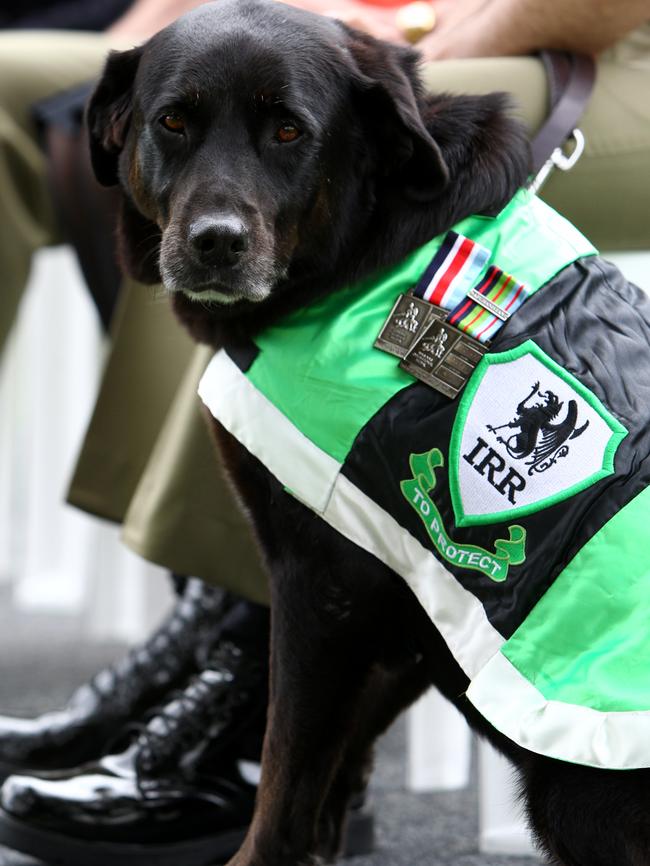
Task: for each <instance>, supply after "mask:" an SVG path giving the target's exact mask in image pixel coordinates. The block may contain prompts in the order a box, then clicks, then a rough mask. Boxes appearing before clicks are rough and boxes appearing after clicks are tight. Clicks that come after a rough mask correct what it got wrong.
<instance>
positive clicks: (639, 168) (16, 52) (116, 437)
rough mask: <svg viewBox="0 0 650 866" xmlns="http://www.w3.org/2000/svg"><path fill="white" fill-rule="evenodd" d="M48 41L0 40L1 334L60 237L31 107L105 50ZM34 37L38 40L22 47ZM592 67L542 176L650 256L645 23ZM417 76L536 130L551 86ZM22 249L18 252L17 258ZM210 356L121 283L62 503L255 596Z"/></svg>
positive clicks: (624, 243)
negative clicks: (559, 159)
mask: <svg viewBox="0 0 650 866" xmlns="http://www.w3.org/2000/svg"><path fill="white" fill-rule="evenodd" d="M48 36H49V40H45V38H44V36H43V35H42V34H35V35H33V34H21V35H20V37H19V41H20V40H22V41H21V44H20V46H19V47H18V48H16V49H12V50H7V53H6V54H5V51H4V49H5V45H4V44H3V43H4V42H5V41H6V40H7V39H17V38H18V37H15V36H7V35H2V36H0V82H2V81H12V80H13V79H14V78H16V77H18V76H19V75H21V74H23V73H24V75H25V79H24V80H27V81H31V80H33V79H34V78H36V83H35V84H34V87H33V91H32V90H30V87H27V86H21V88H20V99H14V95H15V94H13V93H12V94H9V93H7V94H5V93H4V90H5V88H4V87H3V88H2V90H1V91H0V117H1V118H4V116H5V114H6V116H7V118H8V119H7V120H4V122H3V121H2V120H0V137H1V140H0V197H1V196H3V195H7V203H6V206H5V207H2V208H1V212H2V213H4V214H6V213H8V212H9V213H10V215H11V216H10V222H15V225H13V226H10V232H11V231H13V232H14V234H13V237H14V238H16V237H17V236H20V244H18V243H16V242H15V241H14V242H13V243H12V242H11V240H8V241H7V243H6V244H5V243H3V245H2V246H1V247H0V256H2V257H3V258H2V259H1V260H2V261H3V264H4V263H5V262H9V263H10V267H12V268H13V271H12V274H11V275H10V277H9V285H10V287H13V289H12V291H13V295H12V296H11V297H13V298H14V301H13V306H12V302H9V303H8V304H7V306H6V307H5V306H1V307H0V338H1V336H2V334H3V333H6V331H7V330H8V328H9V325H10V321H11V318H12V317H13V312H14V309H15V303H16V301H15V298H17V297H18V296H19V294H20V291H21V290H22V286H23V285H24V280H25V276H26V273H27V268H28V258H29V255H30V254H31V251H32V250H33V249H35V248H36V247H37V246H39V245H41V244H43V243H52V242H55V240H56V234H55V232H54V230H53V227H52V220H51V213H50V210H49V203H48V202H47V201H46V195H45V193H44V189H43V182H42V165H39V159H40V157H39V155H38V152H37V150H36V148H35V145H34V142H33V134H32V131H31V130H30V128H29V122H28V119H27V112H26V105H28V104H30V103H31V101H33V100H34V99H37V98H39V97H41V96H45V95H47V93H48V92H53V91H54V90H56V89H59V88H60V87H63V86H66V85H71V84H74V83H77V82H78V81H80V80H81V79H82V78H83V77H88V76H90V75H91V74H92V73H93V71H97V70H98V68H99V64H100V60H99V59H98V58H97V57H96V55H98V54H101V53H102V51H98V50H97V49H98V46H99V42H100V41H101V39H102V37H94V36H86V35H77V36H75V37H74V38H73V39H71V38H70V36H69V34H48ZM30 39H34V40H35V42H34V47H33V48H29V50H28V46H29V40H30ZM59 40H60V41H59ZM15 44H17V43H15ZM75 46H76V48H75ZM75 50H77V51H78V53H79V56H80V57H82V59H83V62H84V64H85V65H84V71H83V72H82V70H81V68H80V66H79V65H78V64H81V60H79V59H78V58H77V59H75ZM93 52H95V53H96V54H95V63H96V65H95V66H94V69H93V70H91V69H90V68H89V67H90V66H92V58H91V57H90V54H92V53H93ZM25 57H29V58H30V64H29V65H31V64H35V65H36V66H37V67H38V66H39V65H40V63H41V61H42V62H43V66H44V68H45V70H46V72H45V73H44V74H43V75H42V76H40V74H39V75H35V73H34V70H33V69H32V70H31V72H25V71H24V67H25V65H26V64H25V62H24V58H25ZM12 64H15V66H12ZM50 65H53V66H57V68H58V66H61V67H67V66H68V65H70V66H71V67H74V69H73V71H72V73H71V74H70V75H69V76H68V78H67V80H64V78H65V75H64V73H61V72H59V73H58V76H59V77H58V78H56V77H55V81H56V82H57V86H55V87H50V88H49V90H48V88H47V86H46V82H45V79H46V78H47V77H48V75H49V72H48V71H47V70H49V66H50ZM599 66H600V74H599V81H598V85H597V88H596V92H595V94H594V97H593V99H592V102H591V104H590V107H589V110H588V113H587V115H586V117H585V119H584V121H583V123H582V129H583V131H584V132H585V134H586V137H587V142H588V146H587V153H586V155H585V157H583V159H582V160H581V162H580V163H579V165H578V167H577V168H576V169H575V170H574V171H573V172H572V173H571V174H569V175H562V176H560V175H559V174H558V175H557V176H555V177H554V178H553V179H552V180H551V181H550V182H549V184H548V186H547V187H546V188H545V190H544V197H545V198H546V199H547V200H548V201H549V202H550V203H551V204H552V205H553V206H555V207H556V208H558V209H559V210H560V211H562V212H563V213H564V214H565V215H566V216H568V217H569V218H570V219H572V220H573V221H574V222H575V223H576V224H577V225H578V226H579V227H580V228H581V229H582V230H583V231H584V232H585V233H586V234H587V235H588V236H590V237H591V239H592V240H593V241H594V242H595V243H597V244H599V245H600V246H601V247H602V248H604V249H607V250H616V249H624V250H632V249H650V220H649V219H648V216H647V215H648V213H650V103H648V100H647V94H648V92H650V28H644V29H643V30H642V31H639V32H638V33H637V34H635V35H634V37H632V38H631V39H629V40H627V41H626V42H625V43H624V44H622V45H621V46H619V47H617V49H616V50H614V51H612V52H609V53H608V54H607V55H606V56H604V57H603V58H602V60H601V62H600V64H599ZM3 73H4V74H3ZM30 76H31V79H30ZM425 77H426V81H427V85H428V86H429V87H430V88H431V89H435V90H447V91H452V92H466V93H480V92H488V91H492V90H502V91H508V92H510V93H511V94H512V96H513V99H514V100H515V104H516V110H517V112H518V113H519V114H520V115H521V116H522V117H523V119H524V120H525V121H526V122H527V123H528V125H529V127H530V128H531V131H534V130H536V129H537V128H538V127H539V125H540V124H541V123H542V121H543V119H544V117H545V114H546V111H547V86H546V81H545V78H544V73H543V71H542V68H541V65H540V64H539V63H538V62H537V61H536V60H534V59H530V58H498V59H486V60H465V61H447V62H444V63H437V64H431V65H429V66H427V67H426V68H425ZM59 82H60V83H59ZM6 89H7V90H10V89H11V88H10V87H7V88H6ZM5 95H6V103H5V102H2V101H1V100H2V99H4V98H5ZM18 103H20V104H18ZM5 178H9V179H10V180H9V183H8V185H5ZM39 184H40V185H39ZM7 190H9V192H7ZM23 214H27V218H25V219H23ZM8 237H9V238H11V233H10V234H9V235H8ZM21 244H22V246H21ZM19 247H20V250H22V252H21V254H20V255H18V256H16V255H13V256H12V252H13V253H15V252H16V250H17V249H18V248H19ZM5 253H6V258H5ZM25 259H27V265H25ZM12 263H13V264H12ZM5 273H6V265H5ZM0 303H2V301H0ZM5 312H6V316H5ZM3 327H4V329H5V330H4V331H3ZM208 359H209V352H207V351H206V350H205V349H200V348H199V349H195V348H193V347H192V346H191V345H190V343H189V340H188V339H187V338H186V337H185V336H184V334H183V333H182V332H181V330H180V328H178V326H177V325H176V324H175V323H174V321H173V319H172V316H171V314H170V312H169V310H168V308H167V306H166V304H165V303H164V301H161V299H160V295H159V293H158V292H156V291H154V290H152V289H150V288H143V287H139V286H134V285H128V286H126V287H125V291H124V294H123V297H122V299H121V305H120V311H119V314H118V316H117V317H116V322H115V328H114V334H113V349H112V352H111V355H110V357H109V360H108V364H107V367H106V371H105V375H104V379H103V382H102V385H101V389H100V394H99V398H98V401H97V405H96V409H95V412H94V415H93V418H92V420H91V423H90V426H89V430H88V435H87V438H86V442H85V444H84V448H83V450H82V453H81V456H80V459H79V463H78V466H77V470H76V472H75V476H74V478H73V481H72V484H71V488H70V494H69V498H70V501H71V502H72V503H73V504H76V505H79V506H80V507H82V508H85V509H87V510H90V511H92V512H93V513H96V514H99V515H102V516H105V517H108V518H110V519H112V520H118V521H121V522H123V527H124V539H125V541H126V542H127V544H128V545H129V546H130V547H132V548H133V550H135V551H136V552H138V553H139V554H141V555H142V556H144V557H145V558H147V559H149V560H151V561H153V562H157V563H159V564H161V565H164V566H167V567H168V568H171V569H174V570H175V571H178V572H181V573H185V574H193V575H198V576H200V577H202V578H204V579H206V580H208V581H211V582H215V583H218V584H220V585H223V586H226V587H229V588H231V589H233V590H235V591H237V592H239V593H241V594H242V595H247V596H249V597H251V598H253V599H255V600H258V601H263V600H264V599H265V598H266V584H265V577H264V573H263V569H262V567H261V565H260V564H259V561H258V559H257V556H256V553H255V547H254V543H253V541H252V539H251V536H250V533H249V531H248V528H247V525H246V523H245V521H244V519H243V518H242V517H241V515H240V513H239V511H238V509H237V506H236V505H235V503H234V501H233V497H232V494H231V493H230V490H229V488H228V486H227V484H226V483H225V482H224V480H223V477H222V475H221V472H220V469H219V467H218V463H217V459H216V455H215V452H214V449H213V447H212V443H211V442H210V439H209V435H208V433H207V427H206V425H205V422H204V419H203V418H202V417H201V410H200V408H199V405H198V398H197V397H196V386H197V383H198V379H199V378H200V376H201V373H202V371H203V369H204V368H205V365H206V363H207V361H208Z"/></svg>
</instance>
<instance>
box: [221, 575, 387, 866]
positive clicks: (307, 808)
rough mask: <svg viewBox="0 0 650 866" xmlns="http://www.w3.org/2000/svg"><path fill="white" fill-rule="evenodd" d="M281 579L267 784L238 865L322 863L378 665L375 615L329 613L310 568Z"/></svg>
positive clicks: (276, 597) (276, 596)
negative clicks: (332, 809) (337, 785)
mask: <svg viewBox="0 0 650 866" xmlns="http://www.w3.org/2000/svg"><path fill="white" fill-rule="evenodd" d="M278 582H279V583H280V584H281V585H280V586H277V583H278ZM273 583H274V584H275V585H274V587H273V590H272V639H271V689H270V701H269V715H268V725H267V732H266V739H265V744H264V752H263V759H262V780H261V784H260V788H259V792H258V798H257V806H256V811H255V816H254V818H253V822H252V824H251V827H250V830H249V833H248V835H247V838H246V841H245V843H244V845H243V847H242V849H241V850H240V852H239V853H238V854H237V855H236V856H235V858H234V859H233V860H232V861H231V863H230V866H311V864H315V863H318V862H321V861H320V858H319V857H318V854H317V851H318V848H319V828H320V818H321V813H322V810H323V807H324V804H325V802H326V799H327V797H328V794H329V791H330V788H331V785H332V782H333V780H334V778H335V777H336V775H337V772H338V770H339V768H340V764H341V760H342V756H343V751H344V748H345V744H346V738H347V735H348V732H349V728H350V721H351V719H352V718H353V716H354V713H355V707H356V704H357V701H358V698H359V695H360V694H361V692H362V691H363V688H364V685H365V682H366V680H367V677H368V672H369V670H370V667H371V663H372V661H371V658H370V653H371V650H370V646H371V642H370V641H369V640H368V639H367V634H366V632H367V629H366V623H365V620H366V616H365V615H364V616H363V617H362V618H360V617H359V616H358V615H357V613H356V612H355V611H350V612H349V615H347V616H345V617H343V618H341V617H339V616H337V615H332V614H331V613H328V612H324V611H323V606H322V604H321V603H320V602H322V597H321V598H320V599H319V598H316V597H315V594H314V592H313V591H312V592H310V589H309V577H308V576H307V574H306V573H305V572H304V571H301V570H300V569H296V573H295V574H294V575H293V576H292V575H288V574H283V575H282V577H281V578H280V580H279V581H277V580H274V581H273ZM312 590H313V587H312ZM360 619H363V620H364V621H363V622H361V621H360Z"/></svg>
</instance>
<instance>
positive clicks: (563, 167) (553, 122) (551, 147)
mask: <svg viewBox="0 0 650 866" xmlns="http://www.w3.org/2000/svg"><path fill="white" fill-rule="evenodd" d="M541 57H542V62H543V63H544V67H545V69H546V73H547V75H548V79H549V85H550V90H551V103H552V105H553V108H552V110H551V114H550V116H549V118H548V120H547V121H546V123H545V124H544V125H543V126H542V128H541V129H540V131H539V132H538V134H537V136H536V137H535V139H534V141H533V143H532V154H533V174H532V176H533V179H532V181H531V183H530V185H529V189H530V190H531V191H532V192H534V193H537V192H539V190H540V189H541V188H542V186H543V185H544V184H545V183H546V181H547V180H548V177H549V175H550V174H551V172H552V171H553V169H555V168H557V169H559V170H560V171H570V170H571V169H572V168H573V167H574V166H575V165H576V164H577V162H578V161H579V159H580V157H581V156H582V154H583V153H584V151H585V137H584V135H583V134H582V132H581V131H580V130H579V129H578V128H577V125H578V123H579V121H580V118H581V117H582V115H583V113H584V111H585V108H586V107H587V103H588V102H589V97H590V96H591V93H592V91H593V88H594V84H595V82H596V64H595V62H594V60H593V58H592V57H587V56H586V55H582V54H566V53H562V52H557V51H543V52H542V55H541ZM571 141H573V142H574V146H573V150H570V151H569V152H567V150H566V147H567V145H568V144H569V143H570V142H571Z"/></svg>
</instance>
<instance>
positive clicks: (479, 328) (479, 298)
mask: <svg viewBox="0 0 650 866" xmlns="http://www.w3.org/2000/svg"><path fill="white" fill-rule="evenodd" d="M529 294H530V293H529V292H528V290H527V289H526V286H525V285H524V284H523V283H518V282H517V280H515V278H514V277H512V276H510V274H506V273H505V272H504V271H502V270H501V269H500V268H497V267H495V266H494V265H492V267H490V268H489V269H488V271H487V273H486V275H485V277H484V278H483V279H482V280H481V282H480V283H479V285H478V286H477V287H476V288H475V289H470V291H469V292H468V293H467V296H466V297H465V298H463V300H462V301H460V303H458V304H457V305H456V307H455V308H454V309H453V310H452V311H451V313H450V314H449V316H448V318H447V321H448V322H449V324H450V325H453V326H454V327H455V328H458V330H459V331H462V333H463V334H467V335H468V336H470V337H473V338H474V339H475V340H478V341H479V342H480V343H489V342H490V340H491V339H492V338H493V337H494V336H495V335H496V333H497V331H498V330H499V329H500V328H501V327H502V326H503V325H504V324H505V323H506V322H507V321H508V319H509V318H510V316H512V314H513V313H515V312H516V311H517V310H518V309H519V307H521V305H522V304H523V303H524V301H526V300H527V299H528V297H529Z"/></svg>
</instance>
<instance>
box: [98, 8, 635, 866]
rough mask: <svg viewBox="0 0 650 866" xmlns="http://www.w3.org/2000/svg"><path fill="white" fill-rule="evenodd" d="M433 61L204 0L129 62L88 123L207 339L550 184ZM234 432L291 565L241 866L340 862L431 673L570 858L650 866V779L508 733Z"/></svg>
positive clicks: (272, 545) (512, 137)
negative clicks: (373, 765) (351, 809)
mask: <svg viewBox="0 0 650 866" xmlns="http://www.w3.org/2000/svg"><path fill="white" fill-rule="evenodd" d="M417 62H418V60H417V56H416V55H415V54H414V53H413V52H412V51H410V50H407V49H402V48H399V47H396V46H389V45H387V44H384V43H381V42H378V41H376V40H374V39H372V38H370V37H368V36H366V35H364V34H362V33H359V32H356V31H354V30H351V29H350V28H348V27H346V26H345V25H343V24H341V23H339V22H336V21H333V20H329V19H324V18H319V17H317V16H313V15H310V14H307V13H303V12H300V11H298V10H295V9H293V8H290V7H285V6H282V5H281V4H276V3H270V2H258V0H250V2H249V0H245V2H238V0H220V2H218V3H214V4H210V5H208V6H204V7H201V8H200V9H198V10H197V11H195V12H194V13H192V14H190V15H188V16H186V17H185V18H183V19H181V20H180V21H179V22H177V23H176V24H174V25H172V26H171V27H169V28H168V29H167V30H165V31H163V32H162V33H160V34H158V35H157V36H155V37H154V38H153V39H151V40H150V41H149V42H148V43H147V44H146V45H145V46H144V47H143V48H137V49H134V50H133V51H129V52H125V53H121V54H112V55H111V56H110V58H109V60H108V63H107V65H106V69H105V72H104V75H103V77H102V80H101V83H100V84H99V86H98V88H97V91H96V92H95V95H94V97H93V99H92V101H91V104H90V108H89V113H88V119H89V127H90V134H91V145H92V155H93V161H94V166H95V170H96V173H97V176H98V178H99V180H100V181H101V182H102V183H104V184H106V185H111V184H116V183H118V182H119V183H120V184H121V187H122V189H123V190H124V193H125V197H124V204H123V213H122V224H121V232H120V238H121V248H122V258H123V261H124V264H125V266H126V268H127V270H128V271H129V272H130V273H131V274H132V275H133V276H134V277H135V278H136V279H139V280H141V281H145V282H150V283H152V282H158V281H159V280H161V279H162V281H163V283H164V284H165V286H166V287H167V289H168V290H169V291H170V293H171V294H172V297H173V304H174V306H175V309H176V311H177V312H178V314H179V316H180V317H181V319H182V320H183V321H184V322H185V324H186V325H187V326H188V327H189V328H190V330H191V331H192V333H193V334H194V335H195V337H196V338H197V339H198V340H201V341H205V342H209V343H211V344H212V345H213V346H215V348H216V347H219V346H221V345H222V344H223V343H224V341H227V342H228V344H229V345H230V346H233V345H235V346H236V345H239V346H240V347H242V349H243V350H244V349H245V348H246V346H247V345H248V343H249V340H250V338H251V337H252V336H254V335H256V334H258V333H259V332H260V331H262V330H264V329H265V328H266V327H267V326H268V325H270V324H272V323H273V322H276V321H277V320H279V319H280V318H281V317H282V316H283V315H285V314H286V313H288V312H290V311H292V310H294V309H296V308H298V307H306V306H308V305H310V304H311V303H312V302H314V301H316V300H317V299H318V298H320V297H322V296H323V295H325V294H326V293H329V292H332V291H335V290H337V289H340V288H341V287H343V286H345V285H349V284H351V283H354V282H355V281H358V280H360V279H362V278H363V277H366V276H367V275H369V274H371V273H373V272H375V271H377V270H378V269H380V268H383V267H385V266H389V265H393V264H395V263H396V262H399V261H400V260H401V259H403V258H404V257H405V256H406V255H407V254H408V253H409V252H410V251H412V250H414V249H416V248H417V247H418V246H420V245H422V244H423V243H424V242H426V241H427V240H428V239H429V238H431V237H434V236H436V235H438V234H439V233H440V232H442V231H444V230H446V229H448V228H449V227H451V226H452V225H454V224H455V223H456V222H457V221H459V220H460V219H462V218H464V217H466V216H468V215H470V214H494V213H497V212H499V211H500V210H501V208H503V206H504V205H505V204H506V203H507V202H508V201H509V200H510V199H511V198H512V196H513V195H514V194H515V192H516V191H517V189H518V188H519V187H520V186H522V185H523V184H524V183H525V181H526V178H527V173H528V148H527V144H526V138H525V135H524V133H523V131H522V130H521V129H520V128H519V127H518V126H517V125H516V124H515V123H514V122H512V121H511V120H510V119H508V117H507V113H506V107H507V106H506V104H505V100H504V98H503V97H501V96H499V95H492V96H487V97H482V98H479V97H471V98H469V97H462V98H451V97H447V96H425V95H424V93H423V91H422V88H421V85H420V83H419V81H418V76H417ZM197 302H198V303H197ZM215 431H216V435H217V438H218V441H219V444H220V447H221V449H222V453H223V457H224V461H225V462H226V465H227V466H228V469H229V471H230V473H231V475H232V478H233V479H234V482H235V484H236V487H237V489H238V491H239V493H240V495H241V497H242V498H243V500H244V501H245V503H246V505H247V507H248V509H249V510H250V512H251V514H252V516H253V519H254V524H255V528H256V531H257V534H258V537H259V540H260V544H261V545H262V548H263V550H264V552H265V555H266V558H267V561H268V563H269V567H270V572H271V593H272V614H273V635H272V683H271V703H270V709H269V724H268V731H267V737H266V743H265V749H264V756H263V777H262V783H261V787H260V792H259V797H258V804H257V810H256V814H255V818H254V821H253V824H252V826H251V829H250V832H249V834H248V837H247V839H246V842H245V843H244V846H243V848H242V849H241V851H240V852H239V854H238V855H237V856H236V857H235V858H234V860H233V861H231V862H232V864H233V866H234V864H236V866H300V864H307V863H315V862H317V861H318V858H319V857H320V858H324V859H325V860H328V859H331V858H333V857H334V856H335V855H336V853H337V851H338V848H339V842H340V838H341V822H342V819H343V816H344V815H345V811H346V804H347V802H348V801H349V799H350V797H351V796H352V795H353V794H354V793H355V792H356V791H358V790H359V789H361V788H362V787H363V786H364V784H365V781H366V778H367V774H368V770H369V766H370V758H371V750H372V744H373V741H374V740H375V738H376V737H377V735H378V734H379V733H380V732H382V731H383V730H384V729H385V728H386V727H387V726H388V725H389V724H390V722H391V721H392V720H393V719H394V718H395V716H396V715H397V714H398V713H399V712H400V711H401V710H403V709H404V708H405V707H407V706H408V705H409V704H410V703H411V702H412V701H413V700H415V699H416V698H417V697H418V696H419V695H420V694H421V693H422V692H423V691H424V690H425V689H426V688H427V687H428V686H429V685H430V684H431V683H433V684H435V685H436V686H437V687H438V688H439V689H440V691H441V692H442V693H443V694H445V695H446V696H447V697H448V698H449V699H450V700H451V701H453V702H454V703H455V705H456V706H457V707H458V708H459V709H460V710H461V711H462V712H463V713H464V715H465V716H466V718H467V719H468V721H469V722H470V723H471V724H472V725H473V726H474V727H475V728H476V729H478V730H479V731H480V732H481V733H482V734H483V735H485V736H486V737H488V739H489V740H490V741H491V742H492V743H493V744H494V745H495V746H496V747H497V748H499V749H500V750H501V751H502V752H503V753H505V754H506V755H507V756H508V757H509V758H510V759H511V760H512V761H513V762H514V763H515V765H516V766H517V768H518V770H519V773H520V777H521V781H522V790H523V792H524V795H525V798H526V804H527V809H528V814H529V817H530V822H531V825H532V827H533V829H534V831H535V833H536V835H537V838H538V840H539V842H540V845H541V846H542V848H543V849H544V851H545V852H546V853H547V854H549V856H551V857H552V858H554V862H556V863H560V864H564V866H623V864H625V866H642V864H648V863H650V832H649V831H648V827H649V821H648V814H649V808H648V807H650V794H649V793H648V785H647V784H646V783H647V782H648V781H650V777H649V776H648V774H647V772H646V771H643V770H637V771H629V772H626V773H622V772H612V771H603V770H597V769H591V768H587V767H581V766H577V765H572V764H568V763H562V762H560V761H556V760H553V759H549V758H544V757H540V756H539V755H536V754H533V753H531V752H528V751H526V750H525V749H523V748H521V747H520V746H518V745H516V744H514V743H513V742H511V741H510V740H508V739H506V738H505V737H503V736H502V735H501V734H499V733H498V732H497V731H496V730H495V729H493V728H492V727H491V726H490V725H489V724H488V723H487V722H486V721H485V720H484V719H483V718H482V717H481V716H480V715H479V714H478V712H477V711H476V710H475V709H474V708H473V706H472V705H471V704H470V703H469V701H468V700H467V699H466V698H465V697H464V694H465V691H466V689H467V685H468V679H467V677H466V675H465V674H464V672H463V671H462V670H461V668H460V667H459V665H458V663H457V662H456V661H455V660H454V658H453V657H452V655H451V653H450V651H449V649H448V647H447V645H446V643H445V642H444V641H443V639H442V637H441V635H440V634H439V633H438V632H437V630H436V629H435V628H434V627H433V626H432V623H431V621H430V620H429V618H428V617H427V615H426V614H425V612H424V611H423V609H422V608H421V607H420V605H419V604H418V603H417V601H416V600H415V598H414V597H413V595H412V594H411V592H410V590H409V589H408V588H407V586H406V585H405V584H404V582H403V581H402V580H401V579H400V578H398V577H397V576H396V575H395V574H394V573H393V572H391V570H390V569H388V568H387V567H386V566H384V565H382V564H380V563H379V562H378V561H377V560H376V559H375V558H374V557H372V556H370V555H369V554H368V553H366V552H364V551H363V550H361V549H360V548H358V547H356V546H355V545H353V544H352V543H351V542H349V541H347V540H346V539H345V538H343V537H342V536H341V535H339V534H338V533H337V532H335V531H334V530H333V529H332V528H331V527H329V526H328V525H327V524H325V523H324V522H323V521H321V520H320V519H319V518H318V517H316V516H315V515H314V514H313V513H312V512H311V511H309V510H308V509H307V508H305V507H304V506H303V505H301V504H300V503H299V502H298V501H296V499H294V498H292V497H291V496H290V495H289V494H288V493H287V492H286V491H285V490H284V489H283V487H282V485H281V484H279V483H278V482H277V481H276V480H275V479H274V478H273V477H272V476H271V475H270V473H269V472H268V471H267V470H266V469H265V468H264V467H263V466H262V465H261V464H260V463H259V462H258V461H257V460H256V459H255V458H254V457H253V456H251V455H250V454H249V453H248V452H247V451H246V450H245V449H244V448H243V447H242V446H241V445H240V444H239V443H238V442H237V441H235V439H233V438H232V437H231V436H230V435H229V434H228V433H226V431H225V430H224V429H223V428H221V427H220V426H219V425H218V424H216V422H215ZM215 556H219V551H218V550H215ZM318 862H320V861H318Z"/></svg>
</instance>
